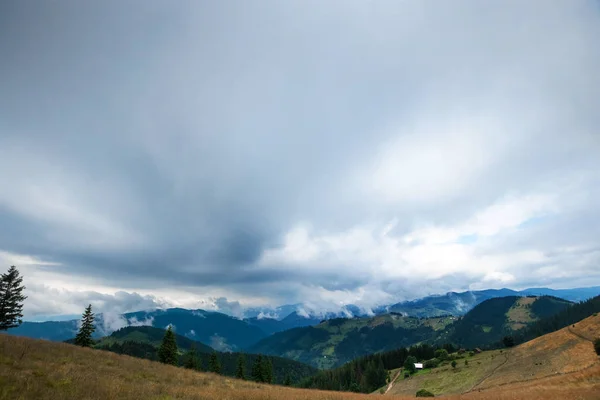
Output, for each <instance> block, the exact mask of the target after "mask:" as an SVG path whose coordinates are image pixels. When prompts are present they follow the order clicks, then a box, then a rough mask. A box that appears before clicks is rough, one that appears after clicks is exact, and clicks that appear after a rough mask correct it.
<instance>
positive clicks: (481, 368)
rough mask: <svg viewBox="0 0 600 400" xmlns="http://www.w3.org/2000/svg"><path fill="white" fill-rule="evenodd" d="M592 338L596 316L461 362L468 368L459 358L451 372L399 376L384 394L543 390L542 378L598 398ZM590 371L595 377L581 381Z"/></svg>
mask: <svg viewBox="0 0 600 400" xmlns="http://www.w3.org/2000/svg"><path fill="white" fill-rule="evenodd" d="M595 337H600V316H592V317H589V318H587V319H585V320H583V321H580V322H578V323H577V324H575V327H573V326H569V327H567V328H564V329H561V330H559V331H557V332H554V333H550V334H548V335H544V336H541V337H539V338H537V339H534V340H532V341H529V342H527V343H523V344H522V345H520V346H517V347H515V348H512V349H504V350H494V351H486V352H483V353H481V354H476V355H474V356H472V357H466V358H465V359H466V360H468V365H465V364H464V360H465V359H459V360H457V363H458V365H457V367H456V368H452V367H451V366H450V365H445V366H442V367H439V368H435V369H430V370H423V371H420V372H418V373H416V374H415V375H413V376H412V377H410V378H408V379H404V378H403V376H402V375H400V376H399V377H398V378H397V380H396V381H395V382H394V384H393V386H392V388H391V389H390V390H389V391H388V394H413V393H416V391H417V390H419V389H426V390H429V391H430V392H432V393H434V394H436V395H441V394H459V393H467V392H477V393H479V391H482V393H485V392H486V391H494V390H498V389H500V388H504V387H505V386H510V385H513V386H515V387H518V386H520V385H524V386H528V387H535V385H536V382H537V384H539V385H542V386H543V385H544V382H545V380H548V379H555V380H556V382H563V385H565V387H566V388H569V387H570V388H571V389H573V393H575V391H576V389H580V388H582V387H586V388H596V390H597V392H596V393H600V359H599V357H598V356H597V355H596V354H595V352H594V349H593V347H592V343H591V340H592V339H593V338H595ZM594 371H595V374H596V375H594V374H592V375H590V376H589V379H588V378H585V379H583V378H582V377H588V374H590V373H592V372H594ZM592 376H595V378H593V379H592ZM582 379H583V380H582ZM569 385H571V386H569ZM563 389H564V388H563ZM551 398H561V397H560V396H552V397H551ZM582 398H586V397H582ZM592 398H593V397H592Z"/></svg>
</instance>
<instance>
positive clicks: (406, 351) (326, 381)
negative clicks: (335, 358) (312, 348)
mask: <svg viewBox="0 0 600 400" xmlns="http://www.w3.org/2000/svg"><path fill="white" fill-rule="evenodd" d="M438 349H445V350H446V352H455V351H456V350H457V348H456V347H454V346H453V345H451V344H444V345H443V346H435V347H434V346H431V345H428V344H421V345H416V346H412V347H409V348H398V349H395V350H390V351H386V352H382V353H376V354H371V355H368V356H363V357H360V358H357V359H355V360H353V361H350V362H348V363H346V364H344V365H342V366H341V367H338V368H335V369H331V370H327V371H321V372H319V373H318V374H317V375H315V376H312V377H310V378H307V379H304V380H303V381H302V382H301V383H300V384H299V385H298V386H299V387H302V388H307V389H321V390H335V391H346V392H358V393H371V392H373V391H374V390H377V389H378V388H380V387H382V386H384V385H385V384H386V383H387V382H388V380H389V374H388V371H389V370H392V369H396V368H400V367H403V366H405V363H407V361H408V363H407V364H412V363H414V362H416V360H429V359H432V358H434V356H435V352H436V350H438ZM412 367H413V368H414V364H412Z"/></svg>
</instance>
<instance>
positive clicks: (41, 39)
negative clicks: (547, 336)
mask: <svg viewBox="0 0 600 400" xmlns="http://www.w3.org/2000/svg"><path fill="white" fill-rule="evenodd" d="M598 38H600V4H599V2H598V1H595V0H589V1H574V0H553V1H542V0H540V1H516V0H515V1H503V2H492V1H489V2H483V1H480V0H472V1H466V0H465V1H462V0H453V1H437V0H429V1H428V0H423V1H410V0H407V1H396V0H394V1H384V0H381V1H366V0H365V1H341V0H340V1H333V0H332V1H285V2H280V1H267V0H261V1H252V2H242V1H238V2H235V1H234V2H209V1H206V2H202V1H178V2H175V3H173V2H163V1H120V0H119V1H116V0H114V1H102V2H94V3H92V2H80V1H75V0H73V1H68V0H59V1H46V2H23V1H18V0H9V1H3V2H1V3H0V265H2V266H4V267H3V269H4V268H8V266H10V265H12V264H14V265H17V266H18V267H19V269H20V270H21V272H22V273H23V275H24V277H25V282H26V286H27V295H28V296H29V299H28V300H27V302H26V304H25V308H26V314H27V317H28V318H33V317H36V316H40V315H51V314H77V313H79V312H80V311H81V310H82V309H83V307H84V306H85V305H86V304H87V303H88V302H92V303H93V304H94V305H96V307H97V309H98V308H99V309H100V310H101V311H102V310H105V311H108V310H110V311H116V312H122V311H130V310H136V309H145V308H151V307H156V306H167V305H178V306H184V307H194V308H207V309H221V310H234V312H235V310H239V309H240V307H245V306H256V305H262V304H272V305H279V304H284V303H295V302H307V303H309V304H311V305H313V306H314V307H322V308H332V307H336V306H338V305H339V304H342V303H354V304H358V305H361V306H364V307H369V306H372V305H375V304H382V303H390V302H393V301H397V300H402V299H409V298H414V297H420V296H424V295H427V294H432V293H442V292H446V291H449V290H468V289H481V288H499V287H511V288H524V287H531V286H548V287H554V288H565V287H576V286H592V285H600V243H599V242H598V238H600V207H598V205H599V204H600V74H599V73H598V71H600V44H599V39H598Z"/></svg>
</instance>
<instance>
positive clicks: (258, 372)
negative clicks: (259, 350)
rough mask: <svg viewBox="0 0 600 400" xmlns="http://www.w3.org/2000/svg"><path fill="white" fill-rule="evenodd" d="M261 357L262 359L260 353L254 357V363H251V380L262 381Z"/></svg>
mask: <svg viewBox="0 0 600 400" xmlns="http://www.w3.org/2000/svg"><path fill="white" fill-rule="evenodd" d="M262 359H263V357H262V355H260V354H259V355H258V356H257V357H256V358H255V359H254V364H253V365H252V380H253V381H256V382H264V380H263V371H262V365H263V360H262Z"/></svg>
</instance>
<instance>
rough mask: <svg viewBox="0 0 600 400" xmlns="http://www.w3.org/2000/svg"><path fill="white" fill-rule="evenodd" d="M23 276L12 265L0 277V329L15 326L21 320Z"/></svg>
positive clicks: (24, 297)
mask: <svg viewBox="0 0 600 400" xmlns="http://www.w3.org/2000/svg"><path fill="white" fill-rule="evenodd" d="M22 283H23V277H21V276H20V275H19V271H18V270H17V267H15V266H14V265H13V266H12V267H10V268H9V269H8V272H7V273H5V274H2V276H1V277H0V331H5V330H7V329H9V328H16V327H17V326H19V325H21V323H22V322H23V320H22V318H23V301H25V299H26V298H27V296H23V294H22V292H23V289H25V286H23V285H22Z"/></svg>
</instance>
